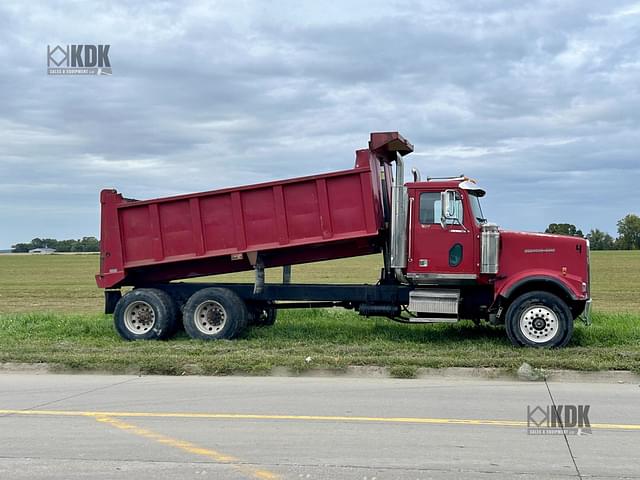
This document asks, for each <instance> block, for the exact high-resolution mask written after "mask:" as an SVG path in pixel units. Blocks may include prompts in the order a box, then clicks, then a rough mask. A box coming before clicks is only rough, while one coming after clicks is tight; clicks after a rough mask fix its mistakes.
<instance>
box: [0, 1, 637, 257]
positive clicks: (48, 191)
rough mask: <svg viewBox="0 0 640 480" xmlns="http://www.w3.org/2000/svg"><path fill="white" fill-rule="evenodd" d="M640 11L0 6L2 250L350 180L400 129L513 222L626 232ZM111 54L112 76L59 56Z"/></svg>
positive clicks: (499, 4) (428, 163)
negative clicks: (71, 69)
mask: <svg viewBox="0 0 640 480" xmlns="http://www.w3.org/2000/svg"><path fill="white" fill-rule="evenodd" d="M639 19H640V4H638V3H633V2H622V1H621V2H596V1H578V0H575V1H567V2H550V1H537V2H527V3H522V4H518V5H515V6H514V5H513V4H512V3H511V2H506V1H497V0H496V1H490V2H482V4H481V6H478V3H477V2H471V1H468V2H467V1H461V2H445V1H442V2H417V1H415V2H409V1H401V2H393V3H390V2H379V3H375V4H372V2H354V3H351V2H350V3H349V8H347V7H345V4H344V3H343V2H313V3H311V2H309V3H305V2H293V1H291V2H276V3H268V4H267V3H264V2H249V1H247V2H233V3H222V4H218V5H214V4H209V3H208V2H198V1H193V2H187V3H182V2H175V3H169V2H148V3H146V2H135V3H133V4H131V2H124V1H122V2H102V3H100V2H98V3H92V4H91V7H90V9H89V7H88V6H87V5H86V4H83V3H80V2H71V1H69V2H65V1H57V2H46V3H45V2H17V1H16V2H4V3H3V5H2V6H0V61H2V63H3V65H5V66H6V67H5V69H4V71H3V73H2V75H0V105H1V106H2V109H0V225H2V227H1V228H0V248H4V247H7V246H9V245H10V244H11V243H14V242H18V241H25V240H29V239H31V238H32V237H34V236H36V235H38V236H55V237H78V236H82V235H92V234H93V235H97V233H98V205H97V195H98V192H99V190H100V189H101V188H104V187H116V188H118V189H119V190H120V191H123V192H124V193H126V194H127V195H129V196H133V197H138V198H145V197H153V196H161V195H169V194H175V193H181V192H189V191H197V190H201V189H213V188H218V187H223V186H228V185H238V184H243V183H253V182H257V181H264V180H269V179H275V178H283V177H289V176H293V175H305V174H311V173H315V172H321V171H328V170H332V169H342V168H348V167H350V166H351V165H352V162H353V151H354V150H355V149H356V148H361V147H363V146H365V145H366V141H367V135H368V133H369V132H370V131H374V130H400V131H401V132H402V133H403V134H404V135H405V136H406V137H408V138H409V139H410V140H411V141H412V142H413V143H414V144H415V145H416V149H417V154H415V155H413V160H412V161H411V162H410V163H412V164H413V165H416V166H418V167H420V168H421V170H422V172H423V176H426V175H434V176H439V175H448V174H458V173H461V172H464V173H465V174H467V175H470V176H473V177H475V178H478V179H479V180H480V181H481V183H483V184H484V185H485V186H486V187H487V188H488V189H489V190H490V193H489V195H488V196H487V198H486V202H485V203H486V205H485V210H486V213H487V214H488V215H489V216H490V218H491V219H492V220H495V221H497V222H499V223H500V224H501V225H503V226H506V227H510V228H518V229H529V230H541V229H543V228H544V227H545V226H546V224H548V223H550V222H553V221H569V222H573V223H576V224H577V225H578V226H580V227H581V228H583V229H587V230H588V229H589V228H592V227H597V228H601V229H605V230H608V231H610V232H612V233H613V232H614V231H615V221H616V220H617V219H618V218H621V217H622V216H623V215H624V214H626V213H629V212H632V211H635V212H636V213H640V212H638V206H639V205H640V193H638V189H637V188H635V183H636V181H637V180H636V179H637V178H638V174H639V173H640V161H639V158H638V152H639V147H640V140H639V139H640V135H639V131H638V130H639V123H638V120H639V117H640V113H638V112H640V108H639V107H640V92H639V88H638V85H640V83H639V82H638V80H639V79H640V54H639V52H640V48H639V47H640V38H639V33H638V29H637V22H638V20H639ZM58 43H61V44H66V43H109V44H111V45H112V47H111V53H110V58H111V62H112V66H113V69H114V74H113V76H111V77H96V78H89V77H76V78H61V77H48V76H47V75H46V74H45V68H46V64H45V62H46V45H47V44H58Z"/></svg>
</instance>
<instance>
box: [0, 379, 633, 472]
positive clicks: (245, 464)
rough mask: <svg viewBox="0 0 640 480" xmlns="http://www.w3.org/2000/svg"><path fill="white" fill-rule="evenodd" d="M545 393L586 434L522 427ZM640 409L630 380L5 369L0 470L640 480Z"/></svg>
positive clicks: (0, 387)
mask: <svg viewBox="0 0 640 480" xmlns="http://www.w3.org/2000/svg"><path fill="white" fill-rule="evenodd" d="M551 397H553V400H552V398H551ZM552 402H555V403H556V404H558V405H560V404H567V405H569V404H575V405H590V407H589V412H588V419H589V421H590V423H591V426H592V433H591V434H586V433H584V430H582V431H581V433H582V434H580V435H567V436H566V437H565V436H564V435H562V434H558V435H530V434H528V431H527V406H531V407H535V406H542V407H545V406H547V405H549V404H551V403H552ZM639 414H640V387H639V386H638V385H637V384H606V383H604V384H603V383H599V384H585V383H549V384H548V385H547V384H545V383H528V382H509V381H486V380H460V379H430V380H391V379H365V378H311V377H306V378H285V377H282V378H277V377H266V378H247V377H222V378H221V377H136V376H103V375H25V374H2V375H0V479H3V480H4V479H29V480H33V479H40V478H42V479H44V478H46V479H65V480H66V479H80V478H82V479H85V478H91V479H106V478H123V479H124V478H127V479H128V478H135V479H154V480H156V479H158V478H162V479H174V478H175V479H192V478H196V479H206V478H223V479H241V478H249V479H251V478H257V479H267V480H268V479H277V478H281V479H287V478H291V479H301V478H303V479H342V478H346V479H358V480H373V479H377V480H382V479H394V480H395V479H413V480H416V479H429V478H445V479H453V478H469V479H471V478H473V479H483V478H491V479H494V478H515V477H517V478H522V479H528V478H531V479H534V478H535V479H540V478H580V476H582V478H607V479H609V478H640V415H639Z"/></svg>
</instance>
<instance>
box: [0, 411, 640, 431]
mask: <svg viewBox="0 0 640 480" xmlns="http://www.w3.org/2000/svg"><path fill="white" fill-rule="evenodd" d="M0 415H27V416H28V415H45V416H46V415H49V416H68V417H97V416H102V417H119V418H193V419H198V418H201V419H211V420H215V419H218V420H298V421H329V422H370V423H418V424H432V425H489V426H498V427H526V426H527V422H525V421H520V420H487V419H470V418H423V417H416V418H413V417H354V416H338V415H269V414H264V415H263V414H253V413H188V412H174V413H171V412H93V411H70V410H0ZM591 428H595V429H606V430H640V424H620V423H592V424H591Z"/></svg>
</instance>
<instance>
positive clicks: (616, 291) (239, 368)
mask: <svg viewBox="0 0 640 480" xmlns="http://www.w3.org/2000/svg"><path fill="white" fill-rule="evenodd" d="M98 262H99V259H98V256H97V255H48V256H32V255H0V362H29V363H33V362H37V363H39V362H43V363H48V364H51V365H53V366H54V367H55V366H59V367H60V368H79V369H88V370H101V371H113V372H141V373H168V374H181V373H202V374H228V373H234V372H244V373H256V374H258V373H267V372H269V371H271V370H272V369H273V368H275V367H288V368H290V369H292V370H294V371H302V370H305V369H309V368H328V369H334V370H342V369H344V368H346V367H347V366H350V365H356V366H360V365H376V366H384V367H389V368H390V369H391V372H392V373H393V374H395V375H398V376H411V375H413V374H414V373H415V371H416V369H417V368H419V367H445V366H465V367H502V368H507V369H516V368H517V367H518V366H519V365H520V364H522V362H524V361H526V362H528V363H530V364H532V365H533V366H534V367H541V368H574V369H583V370H594V369H632V370H635V371H640V251H634V252H593V254H592V275H593V283H592V295H593V298H594V311H595V314H594V324H593V325H592V326H591V327H584V326H582V325H577V326H576V331H575V335H574V339H573V341H572V342H571V344H570V345H569V347H568V348H565V349H563V350H537V349H520V348H514V347H512V346H511V345H510V344H509V342H508V341H507V339H506V336H505V334H504V331H503V329H501V328H498V327H491V326H488V325H482V326H475V325H473V323H471V322H467V321H464V322H459V323H457V324H453V325H450V324H444V325H402V324H397V323H394V322H391V321H389V320H386V319H367V318H363V317H359V316H358V315H356V314H354V313H353V312H348V311H344V310H342V309H328V310H311V311H300V310H293V311H282V312H280V313H279V317H278V321H277V323H276V325H275V326H274V327H271V328H254V329H251V330H249V331H248V332H247V333H246V334H245V335H244V336H243V337H242V338H241V339H238V340H233V341H219V342H197V341H193V340H190V339H189V338H187V337H186V336H185V335H184V334H180V335H178V337H177V338H175V339H173V340H171V341H167V342H134V343H129V342H123V341H121V340H120V338H119V337H117V335H116V334H115V333H114V330H113V328H112V321H111V318H110V316H106V315H103V314H102V313H101V312H102V308H103V304H102V302H103V297H102V291H101V290H99V289H98V288H96V286H95V282H94V279H93V276H94V275H95V273H96V271H97V269H98ZM379 269H380V259H379V257H377V256H371V257H360V258H353V259H347V260H339V261H330V262H322V263H317V264H311V265H300V266H294V267H293V280H294V281H295V282H306V283H310V282H314V283H324V282H339V283H358V282H368V283H375V281H376V278H377V275H378V272H379ZM280 275H281V272H280V270H279V269H274V270H271V271H268V272H267V281H272V282H277V281H279V280H280ZM251 279H252V275H251V273H250V272H247V273H242V274H234V275H225V276H220V277H216V278H215V279H214V278H210V279H207V280H212V281H215V280H224V281H251Z"/></svg>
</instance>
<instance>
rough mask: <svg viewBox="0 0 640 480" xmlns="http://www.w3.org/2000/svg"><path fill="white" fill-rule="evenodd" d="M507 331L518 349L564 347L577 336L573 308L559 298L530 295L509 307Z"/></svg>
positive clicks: (532, 293) (547, 294)
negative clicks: (574, 333)
mask: <svg viewBox="0 0 640 480" xmlns="http://www.w3.org/2000/svg"><path fill="white" fill-rule="evenodd" d="M505 328H506V331H507V336H508V337H509V340H511V343H513V344H514V345H516V346H528V347H564V346H565V345H567V343H569V340H571V335H572V334H573V316H572V315H571V310H570V309H569V306H568V305H567V304H566V303H565V302H564V301H562V300H561V299H560V298H559V297H557V296H556V295H554V294H552V293H549V292H544V291H536V292H529V293H525V294H523V295H520V296H519V297H517V298H516V299H515V300H514V301H513V302H512V303H511V305H509V308H508V309H507V313H506V319H505Z"/></svg>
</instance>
